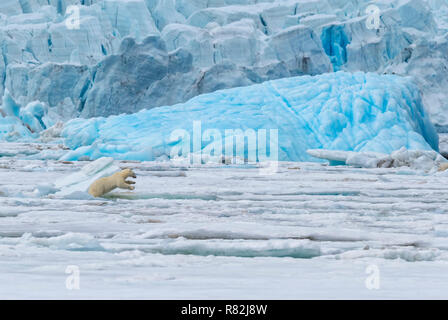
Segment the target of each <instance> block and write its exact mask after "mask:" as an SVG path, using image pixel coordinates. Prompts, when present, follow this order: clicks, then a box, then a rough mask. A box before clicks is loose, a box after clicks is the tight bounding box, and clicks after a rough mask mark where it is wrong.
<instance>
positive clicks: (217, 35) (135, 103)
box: [0, 0, 448, 130]
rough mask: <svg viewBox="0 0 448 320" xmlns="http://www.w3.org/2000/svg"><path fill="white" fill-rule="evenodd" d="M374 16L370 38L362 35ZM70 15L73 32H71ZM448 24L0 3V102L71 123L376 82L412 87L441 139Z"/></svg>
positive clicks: (348, 6)
mask: <svg viewBox="0 0 448 320" xmlns="http://www.w3.org/2000/svg"><path fill="white" fill-rule="evenodd" d="M372 4H374V5H376V6H378V9H379V10H380V13H381V21H380V24H379V26H378V28H377V29H369V28H368V27H367V24H366V22H367V21H368V19H369V15H368V13H367V12H366V8H367V7H368V6H369V5H372ZM73 5H75V6H76V7H77V8H79V13H80V24H79V29H72V28H68V27H67V22H70V21H71V20H70V19H71V18H72V16H71V14H70V12H71V11H70V9H71V8H72V7H71V6H73ZM447 13H448V0H381V1H380V0H378V1H372V0H337V1H335V0H319V1H317V0H238V1H237V0H213V1H205V0H132V1H130V0H82V1H81V0H51V1H46V0H2V1H1V2H0V43H1V46H0V54H1V55H0V75H1V76H2V81H0V96H1V95H3V92H4V91H5V90H8V91H9V93H10V94H11V95H12V97H13V98H14V99H15V100H16V101H17V102H18V103H19V104H20V105H22V106H26V105H27V104H28V103H30V102H33V101H41V102H43V103H45V104H46V105H48V106H49V108H50V109H52V110H53V112H54V113H56V114H57V115H58V116H59V117H62V119H64V120H68V119H72V118H76V117H78V116H82V117H98V116H109V115H113V114H120V113H134V112H137V111H139V110H141V109H145V108H147V109H149V108H153V107H159V106H166V105H173V104H176V103H182V102H186V101H188V100H190V99H191V98H193V97H195V96H197V95H200V94H204V93H209V92H214V91H216V90H220V89H226V88H234V87H240V86H249V85H253V84H257V83H262V82H265V81H268V80H275V79H280V78H285V77H293V76H299V75H317V74H323V73H327V72H332V71H338V70H342V71H347V72H356V71H362V72H376V73H379V74H383V73H386V74H398V75H402V76H414V77H415V83H416V85H417V86H418V87H419V90H421V93H422V101H423V104H424V107H425V108H426V110H427V112H428V113H429V115H430V116H431V120H432V121H433V122H434V123H435V124H436V125H437V127H438V128H439V129H440V130H444V129H445V130H448V112H446V110H448V103H446V101H447V95H446V92H448V90H447V88H448V73H447V72H444V71H443V70H447V69H448V54H447V52H448V18H447V17H448V14H447ZM141 65H144V67H143V66H141ZM167 90H170V91H171V94H168V95H167V94H165V92H166V91H167Z"/></svg>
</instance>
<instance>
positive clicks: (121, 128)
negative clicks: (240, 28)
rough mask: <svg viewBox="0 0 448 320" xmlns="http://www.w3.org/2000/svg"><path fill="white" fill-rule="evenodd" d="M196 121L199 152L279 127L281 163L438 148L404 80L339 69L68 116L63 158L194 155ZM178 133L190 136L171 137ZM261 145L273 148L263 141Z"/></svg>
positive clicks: (413, 89)
mask: <svg viewBox="0 0 448 320" xmlns="http://www.w3.org/2000/svg"><path fill="white" fill-rule="evenodd" d="M194 123H196V124H200V127H201V128H200V130H201V131H200V136H199V139H200V148H201V150H203V151H204V150H208V151H210V149H213V154H215V155H216V154H218V155H219V154H220V153H219V152H220V151H222V149H221V150H219V148H218V147H216V146H217V145H216V143H217V142H218V145H221V146H226V144H229V143H233V142H234V141H233V135H234V134H235V132H231V131H229V130H236V129H241V131H243V132H247V131H246V130H254V131H255V132H260V130H262V129H266V132H271V130H275V129H277V130H278V157H279V160H281V161H287V160H290V161H307V160H312V161H316V159H315V158H313V157H311V156H310V155H308V154H307V153H306V151H307V150H308V149H328V150H343V151H357V152H358V151H359V152H362V151H370V152H380V153H385V154H389V153H391V152H392V151H394V150H398V149H400V148H402V147H404V148H406V149H408V150H436V151H437V150H438V135H437V133H436V131H435V129H434V127H433V125H432V124H431V122H430V121H429V118H428V116H427V115H426V114H425V111H424V109H423V106H422V102H421V98H420V96H419V91H418V89H417V87H416V86H415V85H414V84H413V82H412V80H411V79H410V78H405V77H399V76H394V75H378V74H373V73H367V74H366V73H361V72H358V73H354V74H352V73H345V72H337V73H329V74H324V75H319V76H302V77H292V78H285V79H280V80H274V81H267V82H265V83H262V84H258V85H253V86H249V87H239V88H234V89H227V90H221V91H217V92H214V93H209V94H204V95H200V96H198V97H195V98H193V99H191V100H190V101H188V102H186V103H182V104H177V105H174V106H169V107H158V108H153V109H150V110H142V111H139V112H137V113H134V114H129V115H127V114H123V115H118V116H110V117H108V118H91V119H74V120H71V121H69V122H68V123H67V124H66V125H65V128H64V130H63V132H62V137H63V138H64V141H65V144H66V145H67V146H68V147H69V148H71V149H72V151H71V152H69V153H68V154H66V155H65V156H64V157H63V159H64V160H78V159H87V158H88V159H97V158H100V157H103V156H106V157H113V158H114V159H124V160H154V159H157V158H159V157H167V156H170V155H171V151H172V148H173V147H175V146H182V148H181V149H182V151H183V152H185V149H187V152H188V151H194V150H192V149H190V148H188V147H189V146H190V143H193V142H192V140H193V139H198V137H197V133H196V138H194V136H195V132H194V131H193V126H194ZM179 130H185V132H188V135H183V136H182V135H181V136H177V135H176V134H174V138H173V132H174V133H175V132H178V131H179ZM213 132H215V133H216V132H219V134H220V135H221V138H222V141H214V139H215V138H211V136H213V137H218V136H219V135H213V134H210V133H213ZM201 138H202V139H201ZM214 143H215V145H213V144H214ZM258 143H260V141H258ZM266 144H267V145H270V146H271V144H270V141H269V139H268V138H267V141H266ZM185 146H186V147H187V148H184V147H185ZM274 147H275V146H274ZM246 148H247V149H248V148H250V146H249V145H248V144H247V145H246ZM231 150H232V151H233V148H232V149H231ZM248 151H249V150H246V154H247V153H248ZM215 152H216V153H215ZM183 155H185V153H183ZM226 155H228V154H226Z"/></svg>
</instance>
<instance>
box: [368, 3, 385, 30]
mask: <svg viewBox="0 0 448 320" xmlns="http://www.w3.org/2000/svg"><path fill="white" fill-rule="evenodd" d="M365 12H366V14H367V20H366V27H367V29H369V30H373V29H379V28H380V22H381V20H380V18H381V10H380V8H378V6H376V5H374V4H371V5H369V6H368V7H367V8H366V11H365Z"/></svg>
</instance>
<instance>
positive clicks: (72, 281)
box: [65, 265, 80, 290]
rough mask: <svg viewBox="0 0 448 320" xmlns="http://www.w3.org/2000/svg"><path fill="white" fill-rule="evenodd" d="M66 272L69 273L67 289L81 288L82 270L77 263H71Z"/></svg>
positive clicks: (66, 283)
mask: <svg viewBox="0 0 448 320" xmlns="http://www.w3.org/2000/svg"><path fill="white" fill-rule="evenodd" d="M65 273H67V274H69V276H68V277H67V279H65V287H66V288H67V290H79V289H80V271H79V267H78V266H76V265H70V266H67V268H65Z"/></svg>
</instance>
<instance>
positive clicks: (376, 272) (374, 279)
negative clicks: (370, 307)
mask: <svg viewBox="0 0 448 320" xmlns="http://www.w3.org/2000/svg"><path fill="white" fill-rule="evenodd" d="M366 274H368V277H367V278H366V280H365V285H366V288H367V289H369V290H379V289H380V288H381V276H380V268H379V267H378V266H377V265H376V264H371V265H368V266H367V268H366Z"/></svg>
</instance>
